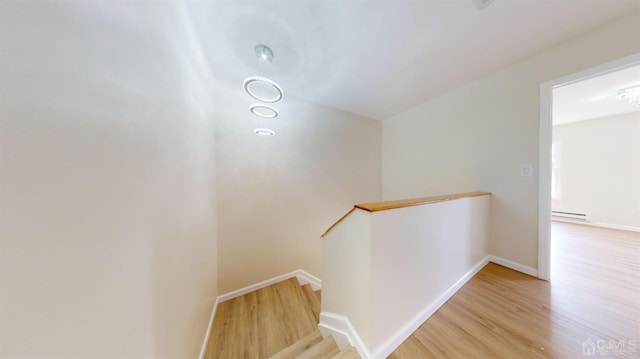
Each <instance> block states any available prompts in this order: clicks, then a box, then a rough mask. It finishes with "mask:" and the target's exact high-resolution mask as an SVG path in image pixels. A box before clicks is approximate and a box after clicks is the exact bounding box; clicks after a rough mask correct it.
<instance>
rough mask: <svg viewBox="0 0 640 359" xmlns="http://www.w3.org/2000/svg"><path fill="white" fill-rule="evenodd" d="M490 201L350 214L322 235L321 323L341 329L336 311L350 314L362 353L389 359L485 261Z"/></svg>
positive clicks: (464, 200) (469, 200)
mask: <svg viewBox="0 0 640 359" xmlns="http://www.w3.org/2000/svg"><path fill="white" fill-rule="evenodd" d="M490 203H491V197H490V196H489V195H484V196H477V197H471V198H461V199H456V200H451V201H445V202H438V203H432V204H426V205H421V206H412V207H405V208H398V209H393V210H386V211H379V212H373V213H370V212H366V211H363V210H355V211H353V212H351V213H350V214H349V215H348V216H347V217H345V218H344V219H343V220H342V221H341V222H340V223H338V224H337V225H336V226H335V227H334V228H332V229H331V230H330V231H329V232H328V233H327V234H326V235H325V236H324V237H323V239H322V241H323V252H324V253H325V259H324V267H323V276H324V278H325V281H324V282H323V288H322V314H321V316H320V326H321V328H326V327H329V328H331V327H333V328H334V329H340V328H336V325H335V324H334V323H332V321H331V317H332V316H335V315H339V316H345V317H347V318H348V319H349V321H350V323H351V324H352V325H353V328H354V329H355V330H356V331H357V334H358V336H359V337H360V339H361V340H362V344H363V345H364V346H366V350H364V351H363V350H362V348H360V347H358V343H356V347H358V349H359V350H361V351H360V353H361V356H362V357H363V358H367V357H371V358H386V357H387V356H388V355H389V354H391V352H393V350H395V349H396V348H397V347H398V346H399V345H400V344H401V343H402V342H403V341H404V340H405V339H406V338H407V337H408V336H409V335H411V333H413V331H415V330H416V329H417V328H418V327H419V326H420V325H421V324H422V323H423V322H424V321H425V320H427V319H428V318H429V316H430V315H431V314H433V313H434V312H435V310H437V308H438V307H439V306H440V305H442V304H443V303H444V302H445V301H446V300H447V299H448V296H450V295H453V293H454V292H455V290H457V288H458V286H461V285H462V284H463V283H464V281H466V280H468V279H469V278H471V276H472V275H473V274H475V272H476V271H477V270H479V269H480V268H481V267H482V265H483V264H485V263H486V260H488V256H489V236H488V234H489V208H490ZM454 287H455V288H454ZM452 288H453V290H452ZM325 320H326V322H325Z"/></svg>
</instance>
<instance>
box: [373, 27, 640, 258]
mask: <svg viewBox="0 0 640 359" xmlns="http://www.w3.org/2000/svg"><path fill="white" fill-rule="evenodd" d="M638 32H640V14H633V15H630V16H627V17H625V18H622V19H619V20H618V21H616V22H613V23H610V24H608V25H606V26H603V27H601V28H598V29H596V30H594V31H592V32H589V33H585V34H583V35H581V36H579V37H577V38H575V39H572V40H570V41H567V42H565V43H562V44H559V45H558V46H555V47H552V48H550V49H548V50H546V51H543V52H541V53H539V54H537V55H535V56H532V57H530V58H528V59H526V60H524V61H522V62H519V63H517V64H514V65H512V66H510V67H507V68H504V69H502V70H500V71H497V72H495V73H493V74H491V75H488V76H486V77H484V78H481V79H478V80H476V81H473V82H471V83H469V84H467V85H465V86H462V87H460V88H458V89H456V90H453V91H451V92H449V93H446V94H443V95H442V96H440V97H438V98H434V99H432V100H430V101H427V102H425V103H423V104H421V105H419V106H416V107H414V108H412V109H409V110H407V111H406V112H404V113H401V114H398V115H396V116H394V117H392V118H389V119H387V120H385V121H384V123H383V175H382V176H383V178H382V183H383V187H382V188H383V190H382V196H383V199H397V198H408V197H420V196H427V195H435V194H442V193H455V192H469V191H473V190H481V191H488V192H492V193H493V196H492V206H491V221H492V222H491V241H492V242H491V250H490V252H491V253H492V254H494V255H497V256H499V257H502V258H505V259H509V260H511V261H514V262H517V263H520V264H523V265H525V266H529V267H533V268H536V267H537V245H538V244H537V235H538V234H537V225H538V222H537V221H538V218H537V203H538V178H537V172H538V171H537V166H534V169H535V174H536V176H534V177H520V176H519V173H518V172H519V165H520V164H534V165H535V164H537V163H538V147H539V136H538V126H539V121H540V120H539V117H540V116H539V106H540V103H539V101H540V100H539V88H540V84H541V83H544V82H547V81H550V80H553V79H557V78H560V77H562V76H565V75H567V74H571V73H574V72H577V71H581V70H584V69H586V68H590V67H593V66H596V65H598V64H602V63H605V62H609V61H612V60H615V59H618V58H621V57H624V56H627V55H630V54H633V53H637V52H640V42H638V41H637V40H636V39H635V37H634V34H636V33H638ZM425 66H428V64H425ZM470 66H472V65H471V64H470Z"/></svg>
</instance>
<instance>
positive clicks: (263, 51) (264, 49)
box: [254, 45, 273, 64]
mask: <svg viewBox="0 0 640 359" xmlns="http://www.w3.org/2000/svg"><path fill="white" fill-rule="evenodd" d="M254 50H255V52H256V57H257V58H258V61H260V62H263V63H265V64H270V63H271V61H273V51H271V49H270V48H269V47H268V46H265V45H256V47H255V48H254Z"/></svg>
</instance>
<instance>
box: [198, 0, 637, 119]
mask: <svg viewBox="0 0 640 359" xmlns="http://www.w3.org/2000/svg"><path fill="white" fill-rule="evenodd" d="M188 9H189V13H190V16H191V18H192V20H193V23H194V25H195V29H196V33H197V34H198V37H199V38H200V41H201V42H202V44H203V47H204V49H205V52H206V55H207V57H208V60H209V62H210V64H211V67H212V70H213V72H214V73H215V74H217V75H221V76H225V77H228V78H231V79H238V81H239V84H241V83H242V79H244V78H245V77H247V76H250V75H266V76H269V77H271V78H273V79H274V80H275V81H277V82H278V83H280V84H281V85H282V87H283V88H284V90H285V93H286V94H287V95H292V96H296V97H299V98H302V99H306V100H309V101H312V102H315V103H319V104H322V105H326V106H330V107H334V108H338V109H342V110H345V111H349V112H353V113H356V114H360V115H363V116H367V117H370V118H375V119H386V118H388V117H390V116H392V115H394V114H397V113H399V112H401V111H404V110H406V109H408V108H411V107H413V106H415V105H417V104H420V103H422V102H424V101H426V100H428V99H430V98H433V97H435V96H437V95H439V94H442V93H443V92H446V91H449V90H451V89H453V88H455V87H457V86H460V85H462V84H464V83H467V82H469V81H472V80H474V79H477V78H479V77H482V76H484V75H486V74H488V73H491V72H492V71H495V70H497V69H499V68H502V67H504V66H507V65H509V64H512V63H515V62H517V61H519V60H521V59H524V58H526V57H528V56H530V55H532V54H534V53H536V52H538V51H540V50H542V49H545V48H547V47H550V46H553V45H554V44H557V43H559V42H562V41H565V40H567V39H570V38H572V37H574V36H576V35H578V34H580V33H582V32H585V31H588V30H590V29H593V28H595V27H597V26H599V25H602V24H604V23H606V22H608V21H611V20H613V19H615V18H618V17H621V16H624V15H626V14H629V13H630V12H636V11H640V1H639V0H495V1H494V2H493V3H492V4H491V5H490V6H489V7H487V8H485V9H483V10H478V9H477V8H476V7H475V6H474V4H473V1H472V0H412V1H408V0H395V1H346V0H345V1H336V0H333V1H319V0H316V1H310V0H298V1H293V0H286V1H285V0H273V1H243V0H234V1H209V2H205V1H190V2H188ZM256 44H265V45H268V46H270V47H271V48H272V49H273V51H274V53H275V58H274V60H273V62H272V63H271V64H270V65H268V66H264V65H261V64H259V63H258V62H257V61H256V59H255V56H254V53H253V48H254V46H255V45H256Z"/></svg>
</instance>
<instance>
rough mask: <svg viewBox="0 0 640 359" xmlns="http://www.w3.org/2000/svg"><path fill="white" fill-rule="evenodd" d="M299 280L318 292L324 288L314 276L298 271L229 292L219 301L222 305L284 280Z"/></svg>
mask: <svg viewBox="0 0 640 359" xmlns="http://www.w3.org/2000/svg"><path fill="white" fill-rule="evenodd" d="M294 277H295V278H297V279H298V282H299V283H300V284H302V285H304V284H310V285H311V288H313V290H318V289H320V288H321V287H322V281H321V280H320V279H318V278H316V277H314V276H312V275H311V274H309V273H307V272H305V271H303V270H302V269H298V270H296V271H293V272H290V273H287V274H283V275H279V276H277V277H274V278H271V279H267V280H264V281H262V282H260V283H256V284H252V285H250V286H247V287H244V288H240V289H237V290H234V291H233V292H229V293H226V294H223V295H221V296H219V297H218V301H219V302H220V303H222V302H225V301H227V300H229V299H233V298H235V297H239V296H241V295H245V294H247V293H251V292H253V291H256V290H258V289H262V288H264V287H268V286H270V285H272V284H275V283H278V282H282V281H283V280H287V279H289V278H294Z"/></svg>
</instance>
